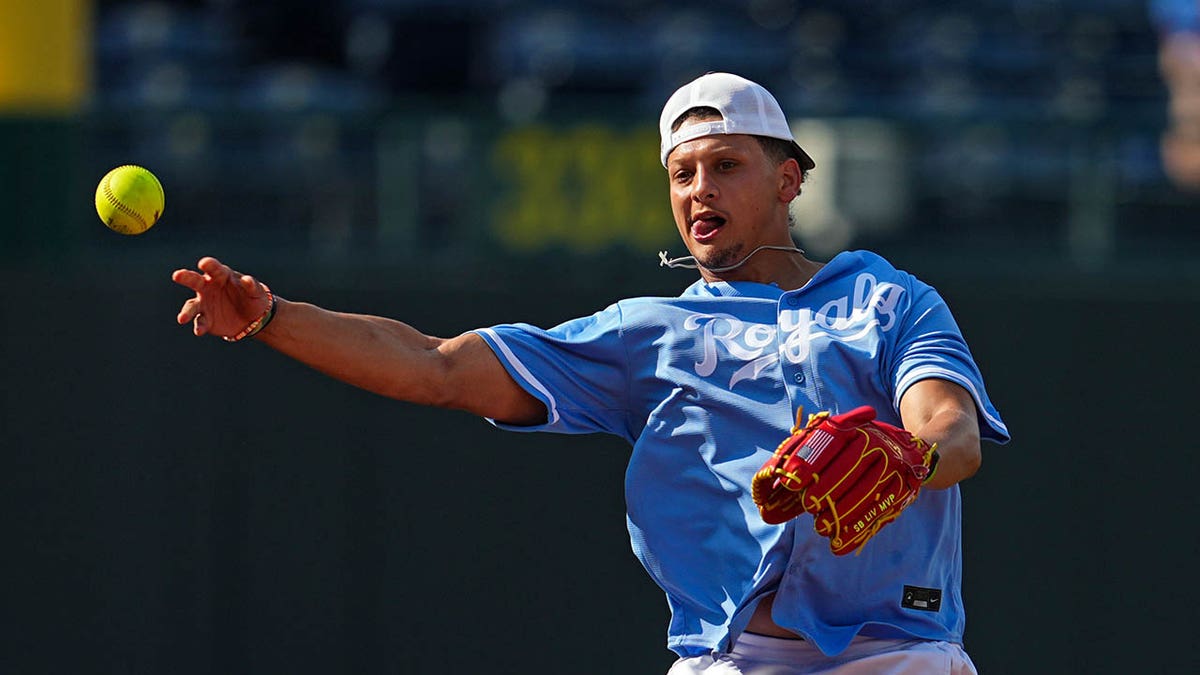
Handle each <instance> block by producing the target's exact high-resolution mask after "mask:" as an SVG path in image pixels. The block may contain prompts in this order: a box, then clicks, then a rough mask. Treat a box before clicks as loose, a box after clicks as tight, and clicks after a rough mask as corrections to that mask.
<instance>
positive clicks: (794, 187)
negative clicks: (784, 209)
mask: <svg viewBox="0 0 1200 675" xmlns="http://www.w3.org/2000/svg"><path fill="white" fill-rule="evenodd" d="M776 171H777V174H778V176H779V199H780V200H781V201H783V202H784V203H785V204H790V203H791V201H792V200H793V199H795V198H796V197H797V196H799V195H800V184H801V183H802V182H804V174H803V173H802V172H801V171H800V163H799V162H797V161H796V160H795V159H793V158H791V157H789V158H787V159H786V160H784V161H783V162H782V163H780V164H779V166H778V167H777V168H776Z"/></svg>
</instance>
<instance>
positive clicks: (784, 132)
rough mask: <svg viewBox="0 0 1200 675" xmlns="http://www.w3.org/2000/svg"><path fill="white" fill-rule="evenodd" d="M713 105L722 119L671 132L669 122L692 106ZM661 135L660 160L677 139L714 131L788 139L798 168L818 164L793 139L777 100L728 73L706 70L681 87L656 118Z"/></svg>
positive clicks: (679, 141)
mask: <svg viewBox="0 0 1200 675" xmlns="http://www.w3.org/2000/svg"><path fill="white" fill-rule="evenodd" d="M698 107H707V108H716V109H717V111H719V112H720V113H721V119H720V120H717V121H714V122H698V123H696V124H689V125H687V126H685V127H683V128H681V129H680V130H679V131H676V132H674V133H672V132H671V125H673V124H675V121H676V120H678V119H679V117H680V116H681V115H683V113H685V112H687V111H688V110H691V109H692V108H698ZM658 132H659V134H660V136H661V137H662V146H661V150H662V164H663V166H666V165H667V156H668V155H670V154H671V151H672V150H674V149H675V147H676V146H678V145H679V144H680V143H686V142H687V141H690V140H693V139H696V138H700V137H701V136H711V135H713V134H748V135H751V136H767V137H769V138H779V139H782V140H785V141H791V143H792V152H793V154H794V155H795V156H796V161H797V162H799V163H800V168H802V169H804V170H805V171H808V170H809V169H812V168H813V167H815V166H816V165H817V163H816V162H814V161H813V160H812V158H811V157H809V156H808V153H807V152H804V150H803V149H802V148H801V147H800V145H799V144H798V143H796V139H795V137H794V136H792V129H791V127H789V126H788V121H787V118H786V117H784V115H783V109H782V108H780V107H779V102H778V101H776V100H775V97H774V96H772V95H771V92H769V91H767V90H766V89H765V88H764V87H763V86H762V85H760V84H757V83H754V82H751V81H750V80H747V79H746V78H744V77H739V76H737V75H732V74H730V73H708V74H707V75H702V76H700V77H698V78H696V79H695V80H692V81H691V82H688V83H687V84H685V85H683V86H682V87H680V88H679V89H678V90H677V91H676V92H675V93H674V94H672V95H671V98H669V99H667V104H666V105H665V106H663V111H662V116H660V117H659V118H658Z"/></svg>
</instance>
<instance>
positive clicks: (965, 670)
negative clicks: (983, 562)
mask: <svg viewBox="0 0 1200 675" xmlns="http://www.w3.org/2000/svg"><path fill="white" fill-rule="evenodd" d="M809 673H822V675H932V674H933V673H938V674H945V675H978V674H977V673H976V671H975V664H973V663H971V658H970V657H968V656H967V653H966V652H965V651H963V648H962V647H961V646H960V645H956V644H954V643H952V642H930V641H928V640H878V639H875V638H868V637H862V636H859V637H856V638H854V641H853V642H851V643H850V646H849V647H847V648H846V651H844V652H842V653H841V654H838V655H837V656H825V655H824V654H822V653H821V650H819V649H817V648H816V646H814V645H813V644H812V643H811V642H806V641H804V640H785V639H781V638H773V637H767V636H765V635H755V634H754V633H742V634H741V636H739V637H738V640H737V643H736V644H734V646H733V650H732V651H730V652H729V653H728V654H705V655H704V656H693V657H689V658H684V659H679V660H678V661H676V662H675V664H674V665H673V666H671V670H669V671H667V675H801V674H809Z"/></svg>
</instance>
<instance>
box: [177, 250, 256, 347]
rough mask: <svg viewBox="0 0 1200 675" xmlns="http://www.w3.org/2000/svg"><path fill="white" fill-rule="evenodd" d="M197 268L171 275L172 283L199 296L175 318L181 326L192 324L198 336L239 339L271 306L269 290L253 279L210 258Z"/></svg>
mask: <svg viewBox="0 0 1200 675" xmlns="http://www.w3.org/2000/svg"><path fill="white" fill-rule="evenodd" d="M196 267H197V269H198V270H199V271H195V270H189V269H179V270H175V272H174V273H173V274H172V275H171V280H172V281H174V282H175V283H177V284H179V285H180V286H186V287H187V288H190V289H191V290H193V291H195V293H196V295H195V296H193V297H191V298H189V299H188V300H187V301H186V302H184V303H183V307H182V308H180V310H179V315H178V316H176V317H175V320H176V321H177V322H178V323H179V324H180V325H183V324H185V323H188V322H189V321H190V322H192V332H193V333H195V334H196V335H198V336H199V335H208V334H211V335H216V336H220V337H231V336H234V335H237V334H238V332H239V331H242V330H243V329H244V328H245V327H246V326H247V325H248V324H249V323H250V322H252V321H254V320H255V319H257V318H259V317H261V316H262V315H263V313H264V312H266V311H267V308H268V307H269V306H270V298H269V296H268V294H267V289H266V287H265V286H263V285H262V284H261V283H259V282H258V281H257V280H256V279H255V278H254V277H252V276H250V275H248V274H241V273H240V272H235V271H234V270H233V269H232V268H230V267H229V266H228V265H225V264H223V263H222V262H221V261H220V260H217V259H216V258H211V257H205V258H201V259H200V261H199V262H198V263H196Z"/></svg>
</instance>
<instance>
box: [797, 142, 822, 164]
mask: <svg viewBox="0 0 1200 675" xmlns="http://www.w3.org/2000/svg"><path fill="white" fill-rule="evenodd" d="M792 154H794V155H795V156H796V161H797V162H799V163H800V168H801V169H804V170H805V171H811V170H813V169H815V168H817V163H816V162H814V161H813V158H812V157H809V156H808V153H807V152H805V151H804V148H802V147H800V144H799V143H797V142H796V141H792Z"/></svg>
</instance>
